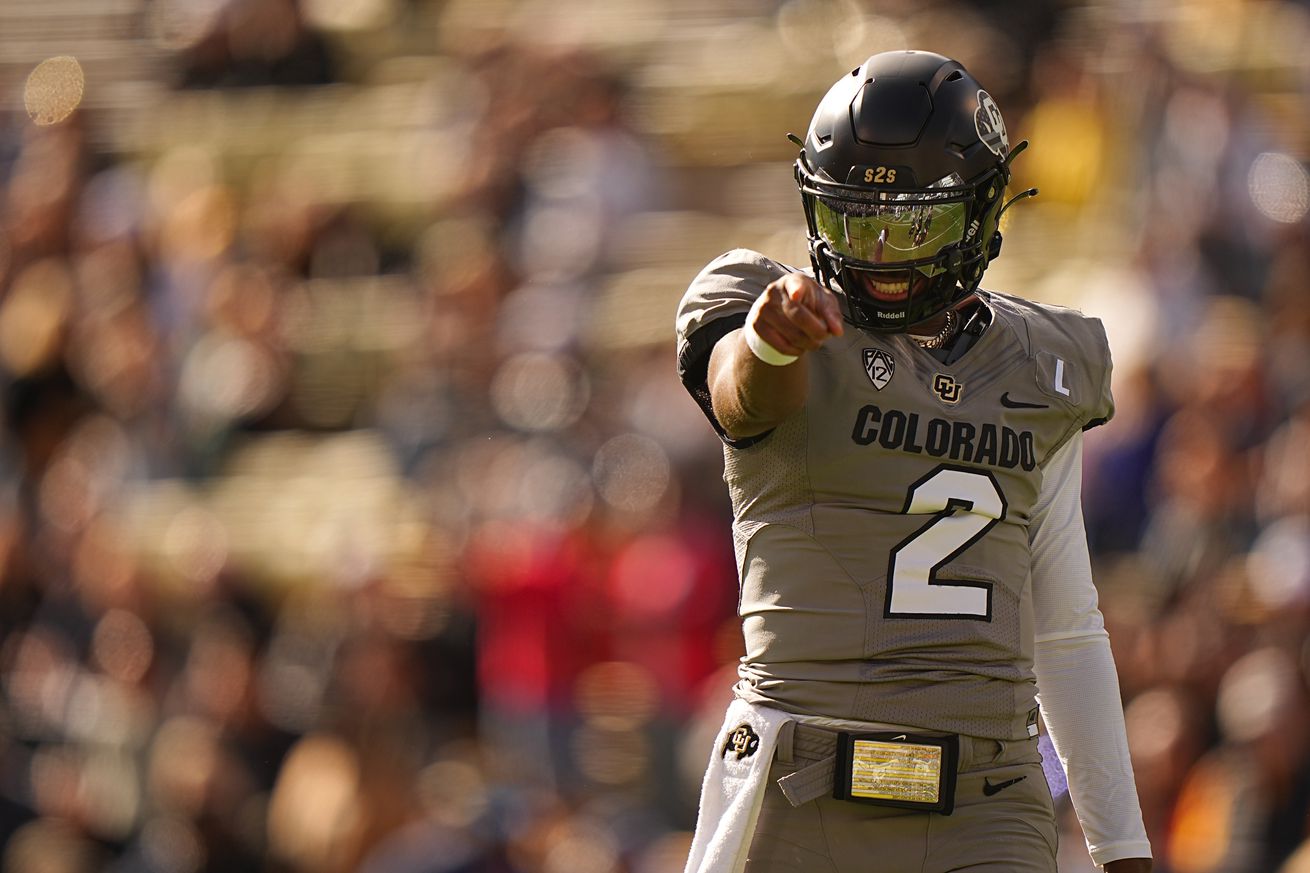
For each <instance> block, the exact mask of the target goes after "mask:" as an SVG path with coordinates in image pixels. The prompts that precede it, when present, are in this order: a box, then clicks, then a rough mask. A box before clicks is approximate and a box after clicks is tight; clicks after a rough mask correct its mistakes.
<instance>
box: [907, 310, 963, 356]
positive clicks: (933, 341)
mask: <svg viewBox="0 0 1310 873" xmlns="http://www.w3.org/2000/svg"><path fill="white" fill-rule="evenodd" d="M959 326H960V316H959V315H957V314H956V312H955V310H954V309H948V310H946V323H945V324H943V325H942V326H941V329H940V330H938V331H937V333H935V334H933V335H932V336H915V335H914V334H910V339H912V340H914V341H915V342H916V343H918V344H919V345H920V346H921V347H923V348H925V349H940V348H941V347H942V346H944V345H946V343H948V342H950V340H951V337H953V336H955V330H956V328H958V327H959Z"/></svg>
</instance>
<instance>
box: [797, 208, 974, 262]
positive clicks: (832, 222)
mask: <svg viewBox="0 0 1310 873" xmlns="http://www.w3.org/2000/svg"><path fill="white" fill-rule="evenodd" d="M967 213H968V204H967V203H924V202H922V201H920V202H917V203H906V202H895V201H892V202H888V203H868V202H861V201H853V200H824V199H821V198H818V197H816V198H815V199H814V221H815V225H816V227H817V229H818V232H819V236H820V237H821V238H822V239H823V241H824V242H826V243H827V244H828V245H829V246H831V247H832V249H833V251H834V252H837V253H838V254H842V255H845V256H847V257H850V258H855V259H857V260H860V261H865V262H867V263H871V264H896V263H903V262H906V261H923V260H926V259H929V258H932V257H934V256H936V255H937V253H938V252H940V251H941V250H942V249H944V248H945V247H946V246H949V245H953V244H955V243H958V242H960V240H962V239H963V238H964V227H965V219H966V217H967Z"/></svg>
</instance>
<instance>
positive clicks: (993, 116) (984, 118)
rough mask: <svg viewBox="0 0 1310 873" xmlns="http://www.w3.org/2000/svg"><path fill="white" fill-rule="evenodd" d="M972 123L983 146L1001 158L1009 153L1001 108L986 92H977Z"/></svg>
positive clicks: (1008, 141)
mask: <svg viewBox="0 0 1310 873" xmlns="http://www.w3.org/2000/svg"><path fill="white" fill-rule="evenodd" d="M973 122H974V126H975V127H977V128H978V139H980V140H982V143H983V145H985V146H987V148H989V149H991V150H992V152H994V153H995V154H996V155H998V156H999V157H1002V158H1003V157H1005V156H1006V155H1007V154H1008V153H1009V151H1010V138H1009V137H1008V136H1006V133H1005V121H1004V120H1003V119H1002V118H1001V108H1000V107H999V106H997V105H996V101H995V100H993V99H992V95H990V94H988V93H987V92H986V91H982V90H979V91H978V110H977V111H976V112H974V114H973Z"/></svg>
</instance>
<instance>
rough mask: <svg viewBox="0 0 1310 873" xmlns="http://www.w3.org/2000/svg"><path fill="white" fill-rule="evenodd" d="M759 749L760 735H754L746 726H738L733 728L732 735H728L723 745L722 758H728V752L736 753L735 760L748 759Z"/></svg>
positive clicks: (749, 727) (748, 726)
mask: <svg viewBox="0 0 1310 873" xmlns="http://www.w3.org/2000/svg"><path fill="white" fill-rule="evenodd" d="M759 747H760V735H759V734H757V733H755V731H754V730H752V729H751V726H750V725H748V724H744V723H743V724H739V725H737V727H735V728H733V731H732V733H730V734H728V739H727V741H726V742H724V744H723V753H722V757H724V758H726V757H728V753H729V752H736V754H737V760H738V761H740V760H741V759H742V758H749V757H750V756H751V755H754V754H755V751H756V750H757V749H758V748H759Z"/></svg>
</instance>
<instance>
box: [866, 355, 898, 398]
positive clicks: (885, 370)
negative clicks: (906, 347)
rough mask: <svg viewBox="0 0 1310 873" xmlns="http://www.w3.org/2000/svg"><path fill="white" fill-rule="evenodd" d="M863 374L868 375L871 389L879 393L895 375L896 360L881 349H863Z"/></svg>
mask: <svg viewBox="0 0 1310 873" xmlns="http://www.w3.org/2000/svg"><path fill="white" fill-rule="evenodd" d="M864 372H866V373H868V374H869V381H870V382H872V383H873V387H874V388H877V389H878V390H879V391H881V390H882V389H883V388H885V387H887V383H888V382H890V381H891V380H892V376H894V375H896V359H895V358H893V357H892V356H891V355H889V354H887V353H886V352H884V351H883V350H882V349H865V350H864Z"/></svg>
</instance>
